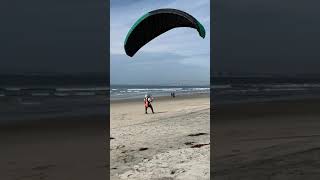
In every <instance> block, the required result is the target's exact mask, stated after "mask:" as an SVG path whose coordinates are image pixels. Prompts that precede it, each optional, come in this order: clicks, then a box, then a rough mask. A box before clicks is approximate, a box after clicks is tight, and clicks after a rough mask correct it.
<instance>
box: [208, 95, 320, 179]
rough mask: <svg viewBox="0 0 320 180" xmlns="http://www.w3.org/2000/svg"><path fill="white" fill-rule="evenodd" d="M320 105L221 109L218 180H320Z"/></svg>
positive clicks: (217, 112)
mask: <svg viewBox="0 0 320 180" xmlns="http://www.w3.org/2000/svg"><path fill="white" fill-rule="evenodd" d="M319 107H320V100H319V99H310V100H290V101H275V102H265V103H245V104H233V105H219V106H217V107H216V108H215V109H214V110H213V114H212V117H211V118H212V121H211V122H213V124H212V127H214V128H213V130H212V132H213V134H211V136H213V137H212V138H213V141H214V148H213V149H212V150H213V154H214V156H213V158H212V160H213V161H212V164H211V165H212V170H213V177H214V179H222V180H223V179H228V180H230V179H231V180H233V179H235V180H241V179H245V180H250V179H252V180H256V179H259V180H264V179H265V180H269V179H272V180H283V179H290V180H297V179H308V180H309V179H320V172H319V168H320V121H319V120H320V111H319Z"/></svg>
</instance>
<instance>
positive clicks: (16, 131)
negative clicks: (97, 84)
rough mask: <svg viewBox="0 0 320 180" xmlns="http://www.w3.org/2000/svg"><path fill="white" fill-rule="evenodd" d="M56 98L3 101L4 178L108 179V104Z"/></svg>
mask: <svg viewBox="0 0 320 180" xmlns="http://www.w3.org/2000/svg"><path fill="white" fill-rule="evenodd" d="M41 102H43V101H41ZM52 102H53V101H51V100H50V103H43V104H35V105H34V104H31V105H29V104H28V106H26V105H21V104H18V103H16V101H14V102H12V103H11V104H9V103H8V104H9V105H10V106H9V105H7V104H6V102H2V103H0V104H1V106H0V107H4V108H3V109H2V110H1V111H0V115H1V116H0V118H2V119H1V121H0V122H1V124H0V179H1V180H42V179H43V180H44V179H45V180H64V179H66V180H67V179H68V180H72V179H77V180H88V179H96V180H99V179H101V180H102V179H103V180H104V179H107V172H108V171H107V169H108V168H109V166H108V163H107V162H108V159H107V158H108V154H107V147H108V146H109V145H108V142H107V132H108V131H107V123H108V122H107V119H108V114H107V111H106V110H105V108H106V107H107V104H106V103H104V104H103V103H101V102H102V100H100V101H96V100H92V102H95V103H96V104H94V105H92V104H90V103H87V104H86V103H85V102H83V101H80V100H79V101H77V102H80V103H73V102H70V101H69V99H66V100H64V101H62V100H61V101H59V102H61V103H62V102H63V104H59V103H52ZM90 102H91V101H90ZM85 105H86V106H85ZM30 106H32V107H30ZM51 106H53V107H51ZM80 106H81V107H80ZM6 108H7V109H10V110H11V112H10V114H8V115H7V114H6V113H7V111H6V110H7V109H6ZM58 108H60V109H61V110H60V111H56V109H58ZM102 108H104V110H100V109H102ZM95 109H98V110H95ZM53 110H54V111H53ZM85 110H87V111H89V112H82V111H85ZM92 110H95V111H92ZM40 111H41V113H42V114H40ZM60 112H67V113H61V114H60ZM38 113H39V114H40V115H38ZM53 113H54V114H53ZM90 113H91V114H92V115H90ZM56 114H58V115H59V116H58V115H57V116H56ZM7 117H8V118H7Z"/></svg>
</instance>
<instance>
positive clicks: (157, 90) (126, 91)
mask: <svg viewBox="0 0 320 180" xmlns="http://www.w3.org/2000/svg"><path fill="white" fill-rule="evenodd" d="M172 92H174V93H175V95H176V96H180V95H191V94H203V93H209V92H210V87H209V86H154V85H150V86H147V85H113V86H111V88H110V99H111V100H118V99H135V98H143V97H144V96H145V94H151V95H152V96H154V97H161V96H170V95H171V93H172Z"/></svg>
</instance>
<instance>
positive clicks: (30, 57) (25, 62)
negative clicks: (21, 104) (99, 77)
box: [0, 0, 108, 74]
mask: <svg viewBox="0 0 320 180" xmlns="http://www.w3.org/2000/svg"><path fill="white" fill-rule="evenodd" d="M105 4H106V2H105V0H90V1H87V0H63V1H62V0H60V1H59V0H45V1H43V0H28V1H15V0H7V1H0V22H1V28H0V63H1V64H0V73H1V74H2V73H9V74H16V73H19V74H30V73H58V74H59V73H68V74H70V73H71V74H72V73H77V74H78V73H105V72H106V71H107V67H106V66H107V57H108V55H107V53H106V45H107V38H106V37H107V33H106V19H107V17H108V14H107V12H106V9H107V8H106V6H105Z"/></svg>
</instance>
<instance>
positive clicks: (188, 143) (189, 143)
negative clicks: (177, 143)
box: [184, 142, 194, 145]
mask: <svg viewBox="0 0 320 180" xmlns="http://www.w3.org/2000/svg"><path fill="white" fill-rule="evenodd" d="M193 143H194V142H185V143H184V144H185V145H192V144H193Z"/></svg>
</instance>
